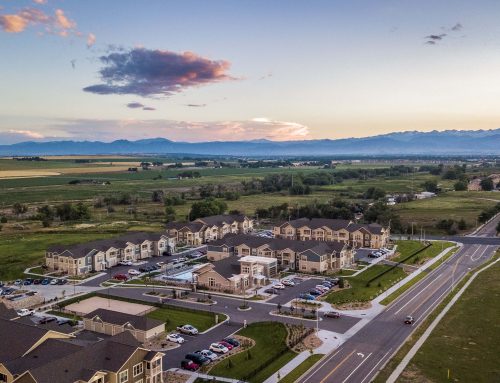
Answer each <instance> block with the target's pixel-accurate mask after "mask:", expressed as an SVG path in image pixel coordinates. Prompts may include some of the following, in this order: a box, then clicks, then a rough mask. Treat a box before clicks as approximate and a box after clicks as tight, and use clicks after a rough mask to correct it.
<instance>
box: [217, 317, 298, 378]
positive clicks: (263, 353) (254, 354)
mask: <svg viewBox="0 0 500 383" xmlns="http://www.w3.org/2000/svg"><path fill="white" fill-rule="evenodd" d="M236 334H237V335H241V336H244V337H247V338H251V339H253V340H254V341H255V346H253V347H251V348H249V349H248V350H247V351H243V352H240V353H239V354H236V355H234V356H231V357H229V358H227V359H224V360H222V361H221V362H219V363H218V364H216V365H215V366H214V367H213V368H212V369H211V370H210V371H209V374H210V375H215V376H223V377H227V378H233V379H239V380H244V381H248V382H251V383H260V382H263V381H264V380H266V379H267V378H268V377H269V376H271V375H272V374H274V373H275V372H276V371H278V370H279V369H280V368H281V367H283V366H284V365H285V364H287V363H288V362H289V361H290V360H292V359H293V358H294V357H295V356H296V355H297V354H296V353H295V352H294V351H292V350H291V349H290V348H289V347H288V345H287V329H286V327H285V325H284V324H282V323H279V322H258V323H252V324H251V325H249V326H247V327H246V328H243V329H241V330H240V331H238V332H237V333H236Z"/></svg>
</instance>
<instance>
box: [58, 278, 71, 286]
mask: <svg viewBox="0 0 500 383" xmlns="http://www.w3.org/2000/svg"><path fill="white" fill-rule="evenodd" d="M66 283H68V281H67V280H66V279H58V280H57V284H58V285H65V284H66Z"/></svg>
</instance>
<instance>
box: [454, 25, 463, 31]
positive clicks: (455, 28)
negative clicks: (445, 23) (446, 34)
mask: <svg viewBox="0 0 500 383" xmlns="http://www.w3.org/2000/svg"><path fill="white" fill-rule="evenodd" d="M463 28H464V26H463V25H462V24H460V23H456V24H455V25H454V26H452V27H451V30H452V31H461V30H462V29H463Z"/></svg>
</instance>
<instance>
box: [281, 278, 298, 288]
mask: <svg viewBox="0 0 500 383" xmlns="http://www.w3.org/2000/svg"><path fill="white" fill-rule="evenodd" d="M281 283H282V284H284V285H285V286H295V282H294V281H291V280H289V279H283V280H282V281H281Z"/></svg>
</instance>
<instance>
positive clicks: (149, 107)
mask: <svg viewBox="0 0 500 383" xmlns="http://www.w3.org/2000/svg"><path fill="white" fill-rule="evenodd" d="M142 110H149V111H151V110H156V108H153V107H152V106H145V107H144V108H142Z"/></svg>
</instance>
